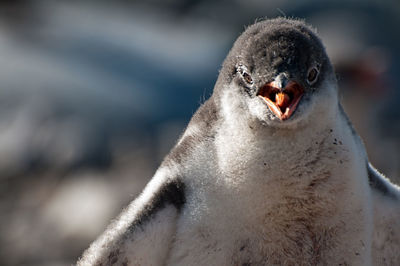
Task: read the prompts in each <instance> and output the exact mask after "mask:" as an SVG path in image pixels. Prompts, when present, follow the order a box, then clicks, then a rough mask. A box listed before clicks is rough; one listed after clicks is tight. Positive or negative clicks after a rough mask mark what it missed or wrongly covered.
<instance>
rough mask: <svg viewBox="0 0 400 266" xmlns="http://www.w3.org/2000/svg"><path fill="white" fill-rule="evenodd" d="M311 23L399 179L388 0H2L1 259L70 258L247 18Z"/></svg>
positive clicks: (131, 185)
mask: <svg viewBox="0 0 400 266" xmlns="http://www.w3.org/2000/svg"><path fill="white" fill-rule="evenodd" d="M283 15H285V16H289V17H299V18H305V19H306V21H307V22H309V23H311V24H313V25H314V26H315V27H316V28H317V29H318V32H319V34H320V35H321V36H322V39H323V40H324V43H325V45H326V47H327V50H328V54H329V55H330V57H331V59H332V61H333V63H334V65H335V67H336V71H337V75H338V79H339V83H340V88H341V92H340V93H341V99H342V102H343V104H344V106H345V109H346V111H347V112H348V114H349V116H350V118H351V119H352V121H353V122H354V124H355V127H356V129H357V130H358V132H359V133H360V135H361V136H362V138H363V139H364V141H365V143H366V146H367V149H368V152H369V156H370V160H371V161H372V162H373V163H374V164H375V165H376V167H377V168H378V169H380V170H381V171H382V172H383V173H385V174H386V175H387V176H389V177H391V178H392V180H394V181H396V182H399V181H400V179H399V177H400V108H399V103H398V102H397V101H398V100H399V99H400V87H399V84H400V30H399V28H400V2H399V1H396V0H393V1H389V0H386V1H385V0H384V1H377V0H342V1H340V0H337V1H318V0H315V1H312V0H302V1H296V3H294V1H288V0H283V1H282V0H281V1H278V0H270V1H262V0H236V1H224V0H219V1H211V0H191V1H189V0H187V1H185V0H147V1H134V0H132V1H129V0H115V1H112V2H111V1H105V0H104V1H100V0H97V1H60V0H59V1H50V0H36V1H33V0H32V1H29V0H18V1H17V0H9V1H0V265H71V264H73V263H74V262H75V261H76V259H77V258H78V257H79V256H80V254H81V253H82V251H83V250H84V249H85V248H86V247H87V246H88V245H89V243H90V242H92V241H93V240H94V239H95V238H96V236H97V235H98V234H99V233H100V232H102V231H103V230H104V228H105V226H106V225H107V224H108V223H109V221H110V219H112V218H113V217H114V216H115V215H117V214H118V213H119V212H120V210H121V208H122V207H123V206H125V205H126V204H128V203H129V202H130V200H132V199H133V198H134V197H135V196H136V195H137V194H138V193H139V192H140V191H141V189H142V188H143V186H144V185H145V184H146V182H147V181H148V180H149V178H151V176H152V175H153V173H154V171H155V170H156V169H157V167H158V165H159V164H160V162H161V160H162V159H163V157H164V156H165V154H166V153H167V152H168V151H169V149H170V148H171V147H172V146H173V145H174V143H175V141H176V140H177V138H178V136H179V135H180V134H181V132H182V131H183V129H184V127H185V125H186V124H187V122H188V120H189V119H190V117H191V116H192V114H193V113H194V112H195V111H196V109H197V108H198V106H199V105H200V103H201V102H203V101H204V99H207V98H208V97H209V95H210V93H211V91H212V88H213V86H214V83H215V80H216V78H217V75H218V70H219V68H220V65H221V63H222V61H223V59H224V57H225V55H226V54H227V52H228V51H229V49H230V47H231V45H232V43H233V41H234V40H235V39H236V37H237V36H238V35H239V34H240V33H241V32H242V31H243V30H244V28H245V25H249V24H251V23H253V22H254V21H255V20H256V18H263V17H269V18H272V17H277V16H283Z"/></svg>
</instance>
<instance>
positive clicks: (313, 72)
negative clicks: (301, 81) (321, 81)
mask: <svg viewBox="0 0 400 266" xmlns="http://www.w3.org/2000/svg"><path fill="white" fill-rule="evenodd" d="M318 74H319V70H318V69H317V68H316V67H311V68H310V69H309V70H308V72H307V82H308V84H310V85H312V84H314V83H315V81H317V77H318Z"/></svg>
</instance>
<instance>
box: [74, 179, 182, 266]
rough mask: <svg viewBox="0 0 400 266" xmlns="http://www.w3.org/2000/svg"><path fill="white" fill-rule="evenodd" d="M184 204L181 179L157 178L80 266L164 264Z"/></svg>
mask: <svg viewBox="0 0 400 266" xmlns="http://www.w3.org/2000/svg"><path fill="white" fill-rule="evenodd" d="M184 203H185V195H184V184H183V183H182V182H181V181H179V179H177V178H168V177H166V176H162V177H160V178H158V176H157V175H156V176H155V177H153V179H152V180H151V181H150V182H149V184H148V185H147V186H146V188H145V189H144V191H143V193H142V194H141V195H140V196H139V197H138V198H137V199H136V200H134V201H133V202H132V203H131V204H130V205H129V206H128V207H127V208H126V209H125V210H124V211H123V212H122V214H121V215H120V216H119V217H118V218H117V219H116V220H115V221H114V222H113V223H112V224H111V225H110V226H109V227H108V229H107V230H106V231H105V232H104V233H103V235H102V236H100V238H99V239H97V240H96V241H95V242H94V243H93V244H92V245H91V246H90V247H89V249H88V250H87V251H86V252H85V253H84V254H83V256H82V259H80V261H79V262H78V265H114V264H116V265H131V264H132V265H161V264H163V262H164V261H165V260H166V258H167V255H168V251H169V249H170V245H171V242H172V240H173V235H174V233H175V230H176V222H177V219H178V217H179V212H180V209H181V208H182V206H183V205H184Z"/></svg>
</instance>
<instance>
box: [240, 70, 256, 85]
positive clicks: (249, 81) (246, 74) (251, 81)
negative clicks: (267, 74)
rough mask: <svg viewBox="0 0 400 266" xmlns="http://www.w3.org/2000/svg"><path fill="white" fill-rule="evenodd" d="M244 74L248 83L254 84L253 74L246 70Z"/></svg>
mask: <svg viewBox="0 0 400 266" xmlns="http://www.w3.org/2000/svg"><path fill="white" fill-rule="evenodd" d="M242 76H243V78H244V80H245V81H246V82H247V83H249V84H253V79H252V78H251V76H250V75H249V74H248V73H246V72H244V73H243V74H242Z"/></svg>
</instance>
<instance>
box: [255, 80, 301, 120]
mask: <svg viewBox="0 0 400 266" xmlns="http://www.w3.org/2000/svg"><path fill="white" fill-rule="evenodd" d="M282 85H283V86H282ZM303 94H304V89H303V88H302V87H301V86H300V85H299V84H298V83H296V82H294V81H289V82H284V83H283V84H282V82H281V81H280V80H279V79H278V81H277V80H275V81H272V82H270V83H267V84H265V85H264V86H262V87H261V88H260V89H259V91H258V93H257V96H259V97H261V98H262V99H263V100H264V101H265V103H266V104H267V105H268V107H269V109H270V110H271V111H272V112H273V113H274V114H275V115H276V116H277V117H278V118H279V119H280V120H286V119H288V118H290V117H291V116H292V114H293V113H294V111H295V110H296V108H297V105H298V104H299V102H300V100H301V97H302V96H303Z"/></svg>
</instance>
